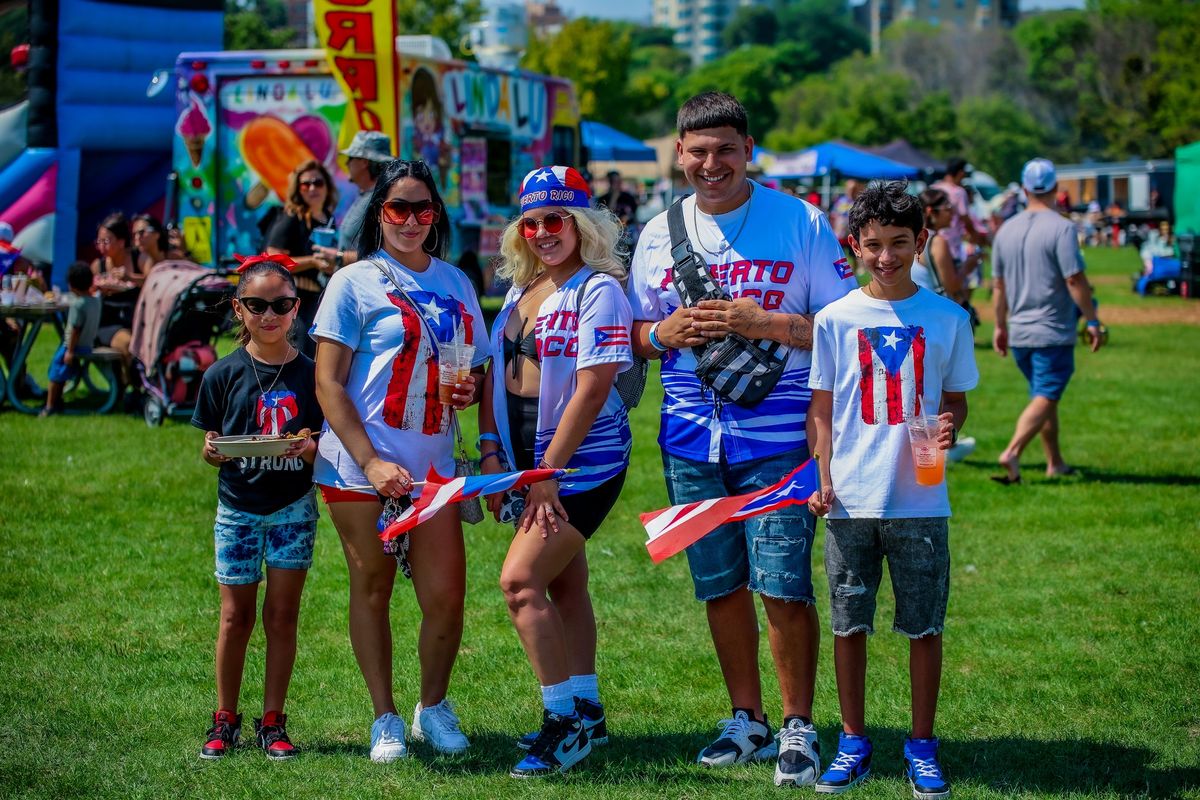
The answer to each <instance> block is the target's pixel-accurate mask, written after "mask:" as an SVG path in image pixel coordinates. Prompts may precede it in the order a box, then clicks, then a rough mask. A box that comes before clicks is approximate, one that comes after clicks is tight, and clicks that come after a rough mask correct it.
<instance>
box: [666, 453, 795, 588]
mask: <svg viewBox="0 0 1200 800" xmlns="http://www.w3.org/2000/svg"><path fill="white" fill-rule="evenodd" d="M807 459H808V450H807V449H806V448H803V447H801V448H797V449H795V450H789V451H787V452H784V453H779V454H778V455H774V456H768V457H767V458H762V459H756V460H753V461H747V462H743V463H741V464H727V463H725V461H724V459H722V460H721V461H720V462H718V463H716V464H712V463H709V462H699V461H691V460H689V459H686V458H679V457H677V456H673V455H671V454H670V453H667V452H666V451H663V469H664V471H665V473H666V477H667V494H668V496H669V497H670V498H671V503H672V504H678V503H692V502H696V501H698V500H708V499H710V498H713V497H729V496H732V495H738V494H745V493H746V492H751V491H754V490H755V489H764V488H766V487H768V486H770V485H771V484H773V483H775V482H777V481H778V480H779V479H780V478H782V477H783V476H784V475H786V474H788V473H789V472H791V471H792V470H793V469H795V468H796V467H798V466H799V465H800V464H802V463H804V462H805V461H806V460H807ZM814 529H815V528H814V525H813V516H812V514H810V513H809V512H808V508H807V507H805V506H802V505H796V506H788V507H786V508H781V509H778V510H776V511H771V512H768V513H766V514H760V515H759V516H757V517H751V518H750V519H747V520H744V521H742V522H732V523H729V524H727V525H722V526H720V527H719V528H717V529H716V530H714V531H712V532H711V533H709V534H708V535H707V536H705V537H704V538H703V539H701V540H700V541H698V542H696V543H695V544H693V545H692V546H691V547H689V548H688V549H687V550H686V552H687V558H688V566H689V567H690V568H691V572H692V585H693V587H694V588H695V591H696V599H697V600H705V601H707V600H715V599H717V598H718V597H724V596H725V595H727V594H731V593H733V592H735V591H737V590H738V589H740V588H742V587H743V586H745V587H748V588H749V589H750V591H752V592H756V593H758V594H761V595H764V596H766V597H772V598H775V599H777V600H795V601H799V602H802V603H808V604H812V603H813V602H814V601H815V598H814V596H813V586H812V545H813V531H814Z"/></svg>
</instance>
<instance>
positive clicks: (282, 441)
mask: <svg viewBox="0 0 1200 800" xmlns="http://www.w3.org/2000/svg"><path fill="white" fill-rule="evenodd" d="M305 438H307V437H304V436H299V435H297V434H294V433H283V434H278V435H267V434H254V435H248V436H217V437H214V438H213V439H212V440H211V443H212V446H213V448H214V449H215V450H216V451H217V452H218V453H220V454H221V455H223V456H228V457H229V458H248V457H253V456H258V457H260V458H271V457H274V456H281V455H283V454H284V453H286V452H287V451H288V448H290V447H291V446H292V445H293V444H295V443H296V442H297V441H299V440H301V439H305Z"/></svg>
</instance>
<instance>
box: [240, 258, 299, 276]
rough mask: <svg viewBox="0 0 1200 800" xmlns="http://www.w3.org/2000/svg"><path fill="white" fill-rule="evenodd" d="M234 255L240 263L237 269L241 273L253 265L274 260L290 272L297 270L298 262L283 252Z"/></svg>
mask: <svg viewBox="0 0 1200 800" xmlns="http://www.w3.org/2000/svg"><path fill="white" fill-rule="evenodd" d="M233 257H234V258H235V259H236V260H237V262H238V264H239V265H240V266H238V268H237V271H238V272H239V273H241V272H245V271H246V270H248V269H250V268H251V267H253V266H254V265H255V264H261V263H263V262H264V261H273V262H275V263H276V264H278V265H279V266H281V267H283V268H284V269H286V270H287V271H288V272H295V271H296V262H295V261H293V260H292V257H291V256H288V255H285V254H283V253H275V254H274V255H270V254H268V253H260V254H258V255H256V256H244V255H241V254H240V253H234V254H233Z"/></svg>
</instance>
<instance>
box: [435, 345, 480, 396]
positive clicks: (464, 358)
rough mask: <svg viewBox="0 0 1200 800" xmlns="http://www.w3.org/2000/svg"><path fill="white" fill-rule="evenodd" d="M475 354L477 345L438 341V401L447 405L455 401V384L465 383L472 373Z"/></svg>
mask: <svg viewBox="0 0 1200 800" xmlns="http://www.w3.org/2000/svg"><path fill="white" fill-rule="evenodd" d="M474 356H475V345H473V344H464V343H463V342H462V341H460V340H458V339H455V341H453V342H439V343H438V401H439V402H441V403H444V404H445V405H451V404H453V403H454V385H455V384H456V383H463V382H465V381H466V379H467V377H468V376H470V374H471V359H472V358H473V357H474Z"/></svg>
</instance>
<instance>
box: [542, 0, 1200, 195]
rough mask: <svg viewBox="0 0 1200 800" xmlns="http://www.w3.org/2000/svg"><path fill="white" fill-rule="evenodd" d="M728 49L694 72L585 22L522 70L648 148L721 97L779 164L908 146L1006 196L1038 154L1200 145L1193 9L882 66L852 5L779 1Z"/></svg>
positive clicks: (977, 35)
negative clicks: (838, 148) (680, 111)
mask: <svg viewBox="0 0 1200 800" xmlns="http://www.w3.org/2000/svg"><path fill="white" fill-rule="evenodd" d="M724 40H725V44H726V45H727V46H728V47H731V48H734V49H732V50H730V51H729V52H728V53H727V54H726V55H725V56H723V57H722V58H720V59H718V60H716V61H712V62H710V63H708V64H704V65H702V66H700V67H698V68H696V69H692V66H691V63H690V61H689V60H688V58H687V56H686V55H685V54H683V53H681V52H680V51H679V50H677V49H675V48H674V47H673V46H672V42H671V33H670V31H666V30H661V29H646V28H641V27H638V26H635V25H632V24H628V23H622V22H609V21H598V20H585V19H576V20H573V21H572V22H570V23H569V24H567V25H566V26H565V27H564V28H563V30H562V31H561V32H560V33H559V34H558V35H557V36H554V37H552V38H549V39H547V40H540V41H536V42H532V43H531V44H530V48H529V51H528V52H527V53H526V56H525V61H524V64H525V65H526V66H528V67H529V68H531V69H536V70H539V71H549V72H554V73H556V74H560V75H564V76H566V77H569V78H571V79H572V80H574V81H575V84H576V87H577V89H578V90H579V96H580V102H581V105H582V110H583V113H584V115H585V116H588V117H590V118H593V119H598V120H603V121H604V122H606V123H608V124H610V125H613V126H614V127H617V128H620V129H622V130H624V131H626V132H628V133H631V134H633V135H635V136H639V137H642V138H645V137H649V136H658V135H662V134H665V133H669V132H670V131H671V130H672V128H673V124H674V118H673V114H674V109H675V108H676V107H677V106H678V104H679V103H680V102H682V101H683V100H684V99H686V98H687V97H689V96H691V95H692V94H695V93H696V92H699V91H704V90H707V89H721V90H724V91H728V92H730V93H732V94H734V95H737V96H738V97H739V98H740V99H741V100H742V102H743V103H744V104H745V105H746V107H747V110H748V111H749V112H750V121H751V132H752V133H753V135H754V136H755V138H756V139H757V140H758V141H759V142H760V143H762V144H763V145H765V146H767V147H769V148H771V149H775V150H785V151H786V150H797V149H801V148H804V147H807V146H809V145H812V144H816V143H818V142H822V141H826V140H828V139H844V140H846V141H848V142H851V143H854V144H860V145H875V144H884V143H886V142H889V141H891V140H892V139H895V138H905V139H907V140H908V141H909V142H911V143H912V144H913V145H915V146H916V147H918V148H920V149H922V150H925V151H927V152H929V153H930V154H932V155H934V156H937V157H946V156H950V155H956V154H963V155H964V156H965V157H967V158H968V159H969V160H970V161H971V162H972V163H974V164H975V165H976V167H978V168H979V169H982V170H984V171H987V172H989V173H992V174H993V175H995V176H997V177H998V178H1000V179H1003V180H1012V179H1014V178H1015V176H1016V175H1017V174H1018V172H1019V170H1020V167H1021V164H1022V163H1024V161H1025V160H1026V159H1028V158H1029V156H1030V154H1031V153H1039V154H1044V155H1047V156H1049V157H1051V158H1053V159H1056V160H1058V161H1063V162H1076V161H1082V160H1084V159H1088V158H1092V159H1102V160H1121V159H1131V158H1164V157H1172V156H1173V151H1174V148H1175V147H1177V146H1179V145H1182V144H1186V143H1189V142H1192V141H1196V140H1197V139H1200V67H1198V66H1197V59H1198V56H1197V54H1198V53H1200V4H1197V3H1193V2H1160V0H1090V2H1089V4H1088V7H1087V8H1086V9H1077V10H1063V11H1053V12H1045V13H1040V14H1034V15H1030V16H1027V17H1026V18H1025V19H1023V20H1022V21H1021V22H1020V23H1019V24H1018V25H1017V26H1016V27H1014V28H1013V29H1011V30H995V29H993V30H981V31H961V30H957V29H954V28H950V27H941V28H939V27H933V26H930V25H927V24H924V23H919V22H906V23H897V24H894V25H891V26H889V28H888V29H887V30H886V31H885V32H884V36H883V41H882V46H881V52H880V54H879V55H877V56H871V55H868V51H869V43H868V41H867V35H866V33H865V31H863V30H862V29H861V28H859V27H858V26H856V25H855V24H854V22H853V20H852V18H851V16H850V12H849V10H848V8H847V5H846V3H845V2H844V0H776V2H775V3H774V4H767V5H757V6H749V7H743V8H740V9H739V10H738V11H737V13H736V14H735V15H734V16H733V17H732V18H731V19H730V21H729V23H728V25H727V27H726V29H725V31H724Z"/></svg>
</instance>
